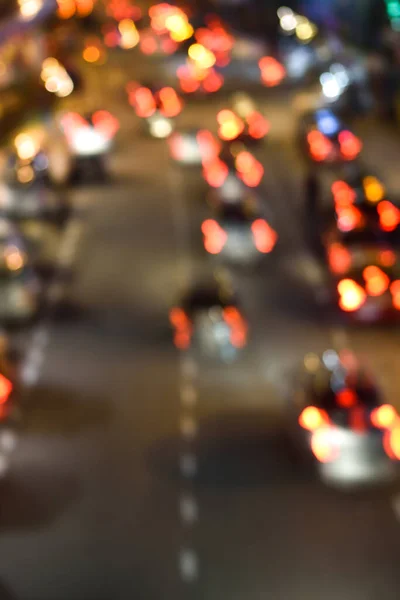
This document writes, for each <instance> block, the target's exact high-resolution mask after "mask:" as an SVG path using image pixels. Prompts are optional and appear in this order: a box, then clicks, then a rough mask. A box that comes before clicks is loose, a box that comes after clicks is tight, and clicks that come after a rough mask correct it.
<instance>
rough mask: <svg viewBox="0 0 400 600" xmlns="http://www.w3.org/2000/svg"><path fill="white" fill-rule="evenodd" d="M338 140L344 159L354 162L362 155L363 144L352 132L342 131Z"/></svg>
mask: <svg viewBox="0 0 400 600" xmlns="http://www.w3.org/2000/svg"><path fill="white" fill-rule="evenodd" d="M338 139H339V144H340V151H341V153H342V156H343V158H345V159H346V160H354V159H355V158H356V157H357V156H358V155H359V154H360V152H361V149H362V143H361V141H360V140H359V139H358V137H356V136H355V135H354V134H353V133H351V131H341V132H340V133H339V135H338Z"/></svg>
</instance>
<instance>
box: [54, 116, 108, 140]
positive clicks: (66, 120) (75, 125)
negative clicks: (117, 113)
mask: <svg viewBox="0 0 400 600" xmlns="http://www.w3.org/2000/svg"><path fill="white" fill-rule="evenodd" d="M91 120H92V124H93V126H94V127H95V129H97V130H98V131H100V132H101V133H102V134H103V135H104V137H105V138H107V139H109V140H111V139H112V138H113V137H114V136H115V134H116V133H117V131H118V129H119V121H118V119H116V118H115V117H114V116H113V115H112V114H111V113H110V112H108V111H107V110H98V111H96V112H95V113H93V115H92V119H91ZM61 125H62V127H63V130H64V132H65V135H66V137H67V139H71V138H72V137H73V136H74V135H75V134H76V132H77V131H79V130H81V129H85V128H87V127H90V123H89V122H88V121H87V120H86V119H85V118H84V117H82V115H80V114H79V113H75V112H69V113H66V114H65V115H64V116H63V117H62V119H61Z"/></svg>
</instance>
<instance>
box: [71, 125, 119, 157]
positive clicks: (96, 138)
mask: <svg viewBox="0 0 400 600" xmlns="http://www.w3.org/2000/svg"><path fill="white" fill-rule="evenodd" d="M109 147H110V140H108V139H107V138H106V137H105V136H104V135H103V134H102V133H100V132H99V131H96V130H95V129H93V127H82V128H81V129H78V131H76V133H75V134H74V136H73V137H72V139H71V149H72V151H73V152H74V154H77V155H78V156H91V155H95V154H103V153H104V152H107V150H108V149H109Z"/></svg>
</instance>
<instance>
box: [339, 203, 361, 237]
mask: <svg viewBox="0 0 400 600" xmlns="http://www.w3.org/2000/svg"><path fill="white" fill-rule="evenodd" d="M336 214H337V217H338V228H339V229H340V231H353V229H355V228H356V227H361V226H362V225H363V223H364V217H363V215H362V214H361V212H360V211H359V209H358V208H356V207H355V206H346V207H343V208H342V207H339V206H338V207H336Z"/></svg>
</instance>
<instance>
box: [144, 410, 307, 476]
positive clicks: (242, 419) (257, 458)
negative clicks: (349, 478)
mask: <svg viewBox="0 0 400 600" xmlns="http://www.w3.org/2000/svg"><path fill="white" fill-rule="evenodd" d="M268 420H269V418H268V415H267V414H265V418H263V415H262V413H260V412H246V411H238V412H234V413H223V414H220V415H218V416H216V417H212V418H207V419H205V420H203V421H201V422H200V430H199V435H198V441H197V443H196V445H195V447H196V450H195V454H196V456H197V461H198V465H197V475H196V476H195V477H194V481H195V483H196V484H197V485H200V486H205V487H208V486H210V487H222V488H242V487H252V486H264V485H269V484H271V485H276V484H284V485H285V484H288V485H290V484H293V483H296V482H299V481H301V482H303V483H310V482H315V476H314V473H313V470H312V468H311V467H309V465H307V464H306V463H304V464H301V461H297V460H293V449H292V448H291V446H290V444H289V443H288V441H287V437H286V436H285V435H284V432H283V429H282V428H281V427H280V426H277V427H275V428H274V429H271V425H270V424H269V425H268ZM183 450H184V446H183V444H182V442H181V441H180V440H179V438H169V439H164V440H162V441H161V442H159V443H156V444H154V445H153V446H152V447H151V448H150V449H149V453H148V461H149V464H150V468H151V469H152V470H154V471H157V472H158V473H159V474H161V475H162V476H164V477H165V476H166V477H168V478H172V479H177V478H179V477H181V476H182V475H181V473H180V470H179V460H180V455H181V453H182V452H183Z"/></svg>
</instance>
